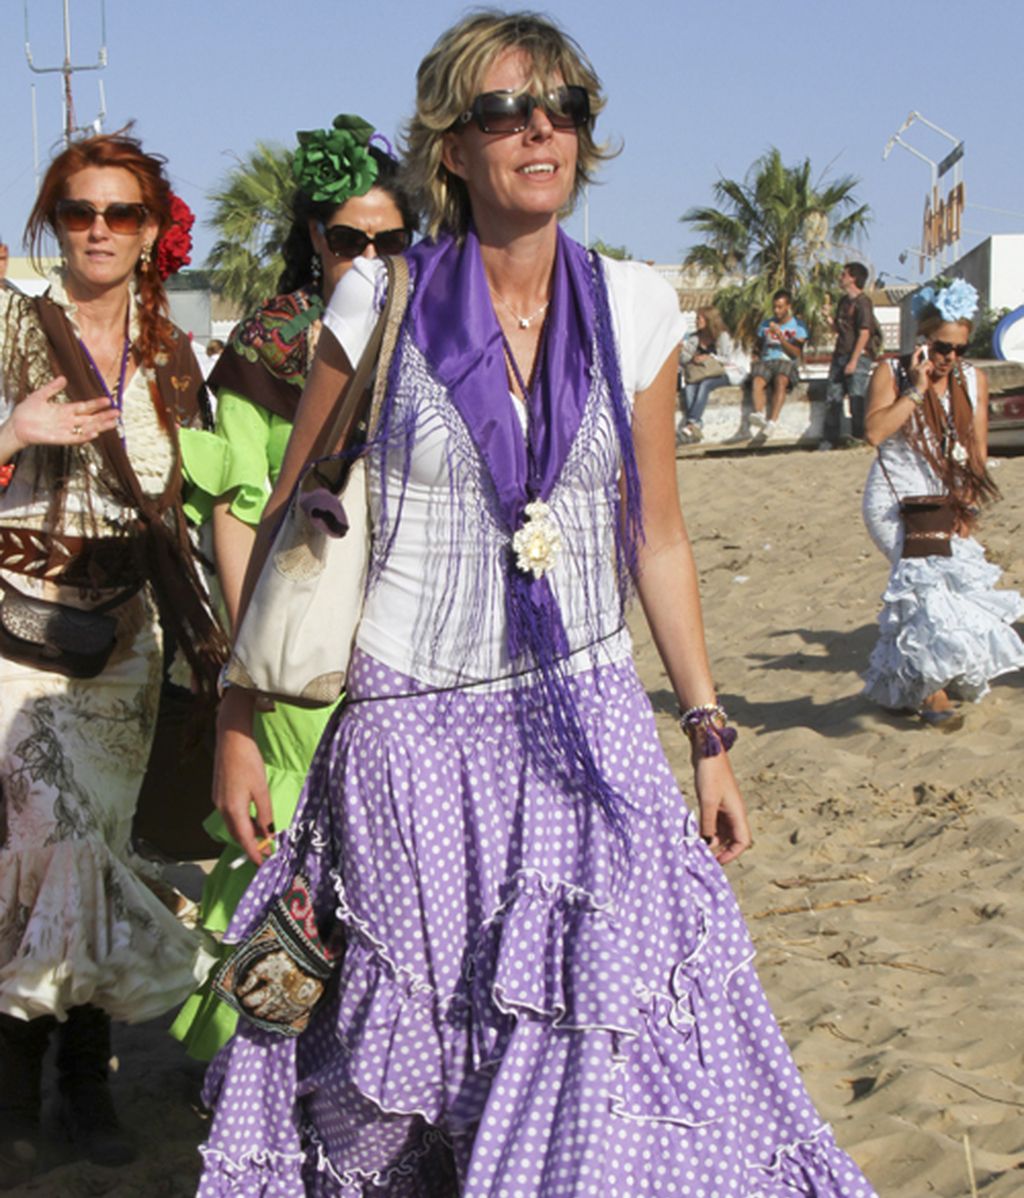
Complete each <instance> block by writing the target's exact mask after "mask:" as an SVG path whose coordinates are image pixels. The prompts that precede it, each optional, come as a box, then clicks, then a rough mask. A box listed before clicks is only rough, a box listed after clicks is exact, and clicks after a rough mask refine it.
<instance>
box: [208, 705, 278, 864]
mask: <svg viewBox="0 0 1024 1198" xmlns="http://www.w3.org/2000/svg"><path fill="white" fill-rule="evenodd" d="M255 709H256V695H255V694H254V693H253V692H252V691H247V690H243V689H241V688H240V687H237V686H232V687H229V688H228V689H227V691H225V693H224V697H223V698H222V699H221V701H220V710H219V711H218V713H217V757H216V761H215V763H214V773H213V805H214V806H215V807H216V808H217V810H218V811H219V812H220V813H221V815H222V816H223V817H224V822H225V824H227V828H228V831H229V832H230V833H231V835H232V836H233V837H234V838H235V840H237V841H238V843H239V845H241V847H242V849H243V850H244V851H245V854H246V856H247V857H248V858H249V860H250V861H252V862H253V863H254V864H256V865H261V864H262V863H263V860H264V858H265V857H266V856H267V855H268V854H267V852H266V851H265V850H266V845H265V844H262V842H264V841H266V840H267V839H268V838H269V837H270V836H271V835H273V832H274V827H273V824H272V819H273V811H272V808H271V806H270V791H269V789H268V788H267V771H266V769H265V768H264V765H263V758H262V756H261V755H260V751H259V747H258V746H257V744H256V741H255V740H254V739H253V734H252V717H253V713H254V711H255ZM253 809H255V812H256V814H255V815H253V814H252V812H253ZM261 845H262V847H261Z"/></svg>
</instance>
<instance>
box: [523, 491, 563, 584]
mask: <svg viewBox="0 0 1024 1198" xmlns="http://www.w3.org/2000/svg"><path fill="white" fill-rule="evenodd" d="M523 510H524V513H525V515H526V522H525V523H524V524H523V527H522V528H520V529H519V530H518V532H516V533H515V534H514V535H513V537H512V549H513V550H514V551H515V555H516V566H517V567H518V568H519V569H520V570H522V571H523V573H524V574H532V575H533V576H534V578H543V577H544V575H545V574H546V573H547V572H548V570H550V569H551V568H552V567H553V566H554V564H555V560H556V558H557V557H558V554H559V551H560V550H561V548H562V535H561V533H560V532H559V531H558V529H557V528H556V527H555V524H554V521H553V520H552V519H551V509H550V508H549V507H548V505H547V504H546V503H545V502H544V501H543V500H542V499H534V500H533V501H532V502H530V503H528V504H527V505H526V507H525V508H524V509H523Z"/></svg>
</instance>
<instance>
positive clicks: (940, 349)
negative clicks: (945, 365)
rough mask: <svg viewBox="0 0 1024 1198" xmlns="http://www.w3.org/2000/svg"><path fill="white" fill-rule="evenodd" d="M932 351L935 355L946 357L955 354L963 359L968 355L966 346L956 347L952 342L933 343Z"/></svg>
mask: <svg viewBox="0 0 1024 1198" xmlns="http://www.w3.org/2000/svg"><path fill="white" fill-rule="evenodd" d="M932 349H933V350H934V351H935V353H937V354H942V355H943V356H944V357H948V356H949V355H950V354H955V355H956V356H957V357H958V358H961V357H963V355H964V354H965V353H967V346H966V345H954V344H953V343H952V341H933V342H932Z"/></svg>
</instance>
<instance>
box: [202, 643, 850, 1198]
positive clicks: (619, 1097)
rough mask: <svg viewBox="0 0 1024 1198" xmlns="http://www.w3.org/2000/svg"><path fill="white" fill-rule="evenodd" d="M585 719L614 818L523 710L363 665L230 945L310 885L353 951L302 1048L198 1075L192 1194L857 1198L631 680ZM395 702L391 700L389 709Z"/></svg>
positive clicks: (583, 685) (265, 1038) (609, 674)
mask: <svg viewBox="0 0 1024 1198" xmlns="http://www.w3.org/2000/svg"><path fill="white" fill-rule="evenodd" d="M574 685H575V686H576V687H577V698H578V708H579V710H580V712H581V713H582V714H583V716H584V718H585V720H586V725H587V731H588V736H589V738H590V742H591V744H592V746H593V747H594V751H595V754H596V756H597V758H598V761H599V763H600V765H601V768H602V771H603V773H604V775H605V777H606V778H607V779H609V781H611V782H612V783H613V784H614V785H615V787H616V789H617V790H618V791H619V793H620V794H622V795H623V796H624V797H625V798H626V800H628V803H629V826H630V837H631V852H630V858H629V861H628V863H626V862H624V860H623V857H622V854H621V852H620V851H619V849H618V842H617V841H616V839H615V837H614V836H613V835H612V834H611V833H610V832H609V830H608V827H607V824H606V823H605V822H604V820H603V818H602V816H601V815H600V813H599V812H597V811H596V810H595V809H594V808H593V807H592V806H590V805H588V804H587V803H586V802H585V801H584V800H581V799H579V798H572V797H569V796H568V795H567V793H566V789H565V787H564V786H560V785H559V784H558V780H557V778H555V777H552V776H551V774H550V771H549V770H547V769H546V768H545V767H544V766H542V765H538V764H537V763H536V761H535V758H536V757H537V756H538V755H537V754H533V753H530V752H524V749H523V735H524V734H523V732H522V726H523V724H522V718H521V717H522V710H523V708H522V704H523V703H524V702H527V703H528V702H529V701H530V697H531V696H530V692H529V689H528V688H527V689H525V690H524V688H520V689H519V690H518V692H516V693H511V692H500V693H495V692H490V693H480V692H473V691H461V692H449V693H448V694H443V695H438V694H433V695H425V696H424V695H420V696H413V697H409V694H410V692H415V691H416V690H418V689H422V688H420V687H417V685H416V683H415V682H414V681H413V680H411V679H408V678H403V677H401V676H398V675H396V674H395V673H394V672H392V671H390V670H388V669H386V668H385V667H383V666H382V665H380V664H379V663H377V662H375V661H373V660H372V659H369V658H367V657H366V656H360V655H357V657H356V660H355V662H354V664H353V671H352V675H351V677H350V695H351V696H352V697H353V698H355V699H357V700H360V701H357V702H354V703H352V704H351V705H350V706H348V707H347V708H346V709H345V710H344V711H343V712H342V713H341V714H340V716H338V717H336V718H335V719H334V720H333V721H332V723H331V724H330V725H329V726H328V729H327V731H326V733H325V735H324V738H323V740H322V741H321V744H320V747H319V749H318V750H317V755H316V757H315V759H314V763H313V767H312V770H311V773H310V777H309V780H308V782H307V785H306V793H305V796H304V799H303V803H302V806H301V807H300V811H299V813H298V815H297V817H296V824H295V827H294V829H293V833H292V835H291V837H290V839H289V841H288V843H286V844H285V845H284V847H283V848H282V850H281V851H280V852H279V853H278V854H277V856H275V857H274V858H272V859H271V860H270V861H269V862H268V863H267V864H266V865H265V866H264V867H263V868H262V869H261V870H260V872H259V874H258V875H257V877H256V880H255V881H254V883H253V885H252V886H251V887H250V889H249V891H248V892H247V894H246V897H245V898H244V900H243V902H242V904H241V906H240V907H239V910H238V913H237V915H236V918H235V921H234V923H233V924H232V927H231V930H230V932H229V937H230V938H232V939H239V938H241V937H243V936H244V935H245V934H246V933H247V932H248V931H249V930H250V929H251V928H252V927H253V926H254V925H255V924H256V923H257V922H258V921H259V919H260V917H261V915H262V914H263V912H264V910H265V908H266V907H267V905H268V904H269V902H270V901H271V900H272V899H273V898H274V897H275V896H276V895H277V893H279V891H280V890H281V889H282V888H283V885H284V883H285V881H286V880H287V879H288V878H289V877H290V876H291V874H292V873H293V872H294V871H295V869H296V868H297V867H298V866H300V865H301V866H302V867H303V869H304V872H306V873H307V874H308V875H309V876H310V877H311V878H312V881H313V885H314V887H315V892H316V894H317V896H318V898H317V903H318V911H319V913H320V917H321V928H322V930H324V932H325V934H327V930H328V929H329V928H331V927H332V926H333V927H334V928H335V929H336V930H337V929H338V927H339V926H343V928H344V932H345V936H346V938H347V947H346V950H345V954H344V958H343V960H342V963H341V964H340V966H339V968H338V970H337V972H336V974H335V976H334V978H333V979H332V982H331V986H330V989H329V991H328V993H327V995H326V997H325V998H324V999H323V1000H322V1001H321V1004H320V1005H319V1006H318V1008H317V1010H316V1012H315V1014H314V1016H313V1020H312V1022H311V1023H310V1025H309V1027H308V1029H307V1030H306V1031H305V1032H304V1033H303V1035H301V1036H300V1037H299V1038H298V1039H297V1040H286V1039H283V1038H280V1037H275V1036H273V1035H271V1034H269V1033H266V1032H262V1031H260V1030H258V1029H255V1028H253V1027H251V1026H250V1025H247V1024H246V1023H245V1021H244V1020H243V1021H242V1022H241V1024H240V1029H239V1032H238V1034H237V1035H236V1036H235V1038H234V1039H233V1040H232V1041H231V1042H230V1043H229V1044H228V1045H227V1046H226V1047H225V1048H224V1049H223V1050H222V1051H221V1053H220V1054H219V1055H218V1057H217V1058H216V1059H215V1060H214V1062H213V1064H212V1065H211V1067H210V1071H209V1074H208V1078H207V1088H206V1097H207V1100H208V1102H209V1103H210V1105H211V1106H212V1107H213V1108H214V1111H215V1114H214V1121H213V1127H212V1132H211V1135H210V1138H209V1141H208V1142H207V1144H206V1145H205V1146H204V1147H203V1150H202V1151H203V1155H204V1164H205V1168H204V1172H203V1177H202V1181H201V1183H200V1188H199V1195H200V1198H214V1196H215V1195H216V1196H221V1195H245V1196H249V1198H256V1196H260V1198H296V1196H298V1195H303V1194H307V1195H314V1196H316V1198H328V1196H330V1198H338V1196H343V1198H357V1196H358V1198H364V1196H369V1195H372V1196H373V1198H455V1196H457V1195H461V1196H462V1198H590V1196H593V1198H599V1196H600V1198H609V1196H614V1198H794V1196H796V1195H814V1196H819V1198H824V1196H826V1195H827V1196H829V1198H832V1196H839V1195H842V1196H844V1198H870V1196H871V1195H872V1194H873V1191H872V1189H871V1187H870V1186H869V1184H868V1183H867V1181H866V1180H865V1179H864V1177H863V1176H862V1174H861V1173H860V1172H859V1170H858V1169H857V1167H856V1166H855V1165H854V1164H853V1163H852V1162H851V1161H850V1160H849V1158H848V1157H847V1156H845V1154H843V1153H842V1152H841V1151H840V1150H839V1149H838V1148H837V1147H836V1144H835V1141H834V1140H833V1137H832V1133H831V1131H830V1129H829V1128H828V1127H827V1126H826V1125H824V1124H823V1123H822V1122H821V1120H820V1118H819V1116H818V1115H817V1113H816V1112H815V1110H814V1108H813V1106H812V1104H811V1101H810V1099H809V1097H808V1096H807V1093H806V1092H805V1090H804V1088H803V1085H802V1084H801V1081H800V1078H799V1076H798V1074H797V1071H796V1067H795V1065H794V1064H793V1061H792V1059H791V1057H790V1054H789V1051H788V1049H787V1047H786V1044H785V1042H784V1040H783V1038H782V1035H781V1033H780V1032H779V1029H778V1027H777V1025H776V1023H775V1020H774V1019H773V1017H772V1014H771V1012H770V1011H769V1009H768V1004H767V1001H766V999H765V996H764V994H763V992H762V990H761V987H760V985H759V983H758V981H757V977H756V975H755V973H754V969H753V965H752V958H753V948H752V945H751V941H750V938H749V936H748V933H747V931H746V928H745V926H744V923H743V920H742V917H741V916H740V914H739V911H738V909H737V906H736V902H735V900H734V898H733V895H732V893H731V891H730V889H729V886H728V884H727V882H726V880H725V877H724V875H723V873H722V871H721V869H720V868H719V866H718V864H717V862H715V860H714V858H713V857H712V856H711V855H710V853H709V852H708V850H707V848H706V847H705V845H704V844H703V843H702V841H701V840H700V838H699V836H698V834H697V828H696V825H695V822H694V819H693V817H692V816H691V815H690V814H688V813H687V811H686V809H685V807H684V806H683V803H682V800H681V798H680V795H679V791H678V789H677V786H676V783H675V780H674V778H673V776H672V773H671V771H670V769H669V766H668V763H667V761H666V760H665V757H664V755H663V753H662V751H661V747H660V745H659V743H658V739H657V735H656V733H655V728H654V719H653V715H652V712H651V708H650V704H649V703H648V700H647V697H646V695H645V693H644V691H643V688H642V687H641V685H640V682H639V680H638V678H637V676H636V673H635V671H634V668H633V664H632V662H631V661H629V662H621V663H617V664H614V665H606V666H602V667H600V668H598V669H595V670H593V671H591V672H589V673H586V674H582V675H579V676H578V677H577V678H576V679H575V682H574ZM389 696H391V697H389Z"/></svg>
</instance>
